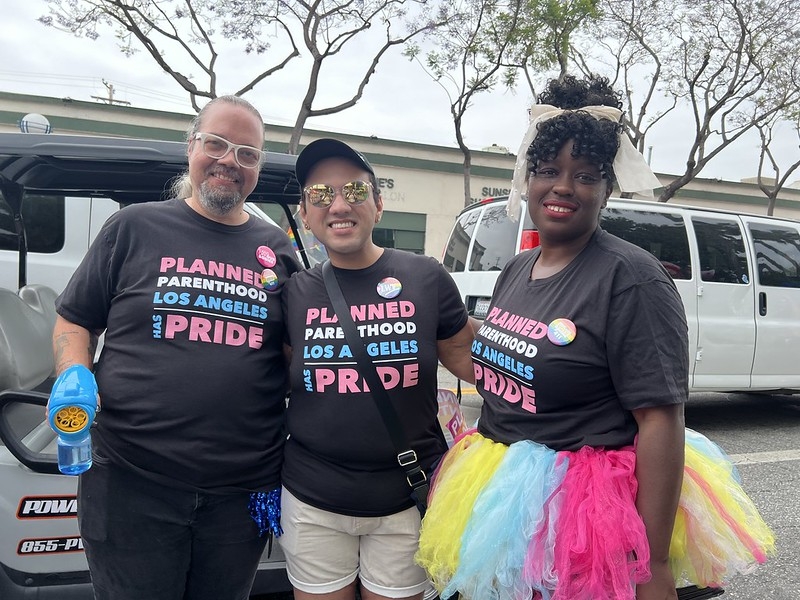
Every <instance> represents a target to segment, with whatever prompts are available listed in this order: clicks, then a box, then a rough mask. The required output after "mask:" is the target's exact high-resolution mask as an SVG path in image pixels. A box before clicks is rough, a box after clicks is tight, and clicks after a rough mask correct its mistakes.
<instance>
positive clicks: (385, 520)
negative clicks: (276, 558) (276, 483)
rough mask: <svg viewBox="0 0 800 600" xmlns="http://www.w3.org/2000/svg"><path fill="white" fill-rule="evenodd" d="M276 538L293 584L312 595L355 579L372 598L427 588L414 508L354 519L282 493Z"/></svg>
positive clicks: (396, 596) (345, 584)
mask: <svg viewBox="0 0 800 600" xmlns="http://www.w3.org/2000/svg"><path fill="white" fill-rule="evenodd" d="M281 527H282V528H283V535H282V536H281V537H279V538H278V540H279V541H280V544H281V548H282V549H283V553H284V554H285V555H286V571H287V573H288V575H289V581H290V582H291V584H292V585H293V586H294V587H295V588H297V589H298V590H300V591H302V592H306V593H309V594H328V593H331V592H336V591H338V590H340V589H342V588H345V587H347V586H348V585H350V584H351V583H352V582H353V581H355V579H356V577H359V578H360V579H361V585H363V586H364V587H365V588H367V589H368V590H369V591H370V592H373V593H374V594H379V595H381V596H386V597H388V598H405V597H407V596H415V595H417V594H419V593H421V592H424V591H425V590H426V589H428V578H427V576H426V574H425V571H424V570H423V569H422V568H421V567H420V566H418V565H417V564H416V563H415V562H414V554H415V553H416V551H417V546H418V543H419V527H420V516H419V511H418V510H417V509H416V507H411V508H409V509H407V510H404V511H402V512H399V513H396V514H393V515H389V516H386V517H350V516H347V515H340V514H337V513H332V512H328V511H325V510H321V509H319V508H315V507H313V506H310V505H308V504H306V503H305V502H302V501H301V500H298V499H297V498H295V497H294V496H292V494H291V493H289V491H287V490H286V488H283V490H282V492H281Z"/></svg>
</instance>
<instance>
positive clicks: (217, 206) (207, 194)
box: [198, 181, 242, 217]
mask: <svg viewBox="0 0 800 600" xmlns="http://www.w3.org/2000/svg"><path fill="white" fill-rule="evenodd" d="M199 191H200V193H199V198H198V199H199V201H200V205H201V206H202V207H203V208H205V209H206V210H207V211H208V212H210V213H211V214H212V215H217V216H220V217H224V216H227V215H229V214H230V213H231V212H233V210H234V209H235V208H237V207H238V206H239V205H240V204H241V202H242V194H241V193H239V192H230V193H228V192H224V191H221V190H217V189H214V188H212V187H211V186H209V185H208V183H207V182H205V181H204V182H203V183H201V184H200V190H199Z"/></svg>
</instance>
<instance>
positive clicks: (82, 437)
mask: <svg viewBox="0 0 800 600" xmlns="http://www.w3.org/2000/svg"><path fill="white" fill-rule="evenodd" d="M47 408H48V421H49V423H50V427H51V429H52V430H53V431H55V432H56V434H58V441H57V444H58V469H59V471H61V472H62V473H64V474H65V475H80V474H81V473H83V472H84V471H86V470H87V469H89V467H91V466H92V438H91V434H90V433H89V429H90V428H91V426H92V422H93V421H94V415H95V413H96V411H97V382H96V381H95V378H94V374H93V373H92V372H91V371H90V370H89V369H87V368H86V367H84V366H83V365H73V366H71V367H69V368H67V369H66V370H64V372H63V373H61V375H59V376H58V378H57V379H56V382H55V383H54V384H53V389H52V391H51V392H50V400H49V402H48V403H47Z"/></svg>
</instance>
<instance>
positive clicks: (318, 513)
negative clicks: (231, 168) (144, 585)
mask: <svg viewBox="0 0 800 600" xmlns="http://www.w3.org/2000/svg"><path fill="white" fill-rule="evenodd" d="M296 171H297V179H298V181H299V182H300V185H301V187H302V198H301V200H300V216H301V218H302V220H303V224H304V226H305V227H306V228H307V229H310V230H311V232H312V233H313V234H314V235H315V236H316V238H317V239H318V240H319V241H320V242H321V243H322V244H323V245H324V246H325V249H326V250H327V253H328V256H329V259H330V265H329V266H330V267H332V271H333V274H334V276H335V278H336V280H337V281H338V284H339V286H340V287H341V290H342V294H343V296H344V299H345V301H346V303H347V305H349V306H350V307H351V315H352V317H353V321H354V324H355V326H356V329H357V331H358V334H359V335H360V337H361V341H363V343H364V346H365V349H366V351H367V354H368V355H369V357H370V359H371V360H372V361H373V362H374V364H375V366H376V367H377V372H378V374H379V376H380V378H381V382H382V384H383V386H384V387H385V389H386V391H387V394H388V396H389V401H390V402H391V404H392V405H393V406H394V408H395V410H396V412H397V413H398V417H399V421H400V424H401V426H402V428H403V430H404V432H405V436H406V438H407V440H408V442H409V445H410V446H411V448H412V449H413V450H414V451H415V452H416V454H417V457H418V460H419V463H420V465H421V466H422V468H423V469H424V470H425V471H427V472H428V473H430V471H431V468H432V466H433V465H434V463H435V462H436V461H437V460H438V459H439V458H440V457H441V455H442V454H443V453H444V452H445V450H446V449H447V446H446V443H445V441H444V437H443V435H442V432H441V429H440V427H439V424H438V421H437V407H438V403H437V372H438V362H439V361H441V362H442V364H443V365H444V366H445V367H447V368H448V369H449V370H450V371H452V372H453V373H454V374H455V375H456V376H458V377H459V378H461V379H464V380H467V381H471V380H472V379H473V376H472V364H471V360H470V346H471V344H472V340H473V329H472V326H471V324H470V322H469V319H468V317H467V312H466V310H465V308H464V305H463V303H462V301H461V298H460V296H459V293H458V290H457V288H456V286H455V284H454V283H453V281H452V279H451V278H450V276H449V275H448V273H447V272H446V271H445V270H444V268H443V267H442V266H441V265H440V264H439V263H438V261H437V260H435V259H434V258H430V257H425V256H419V255H416V254H412V253H409V252H404V251H400V250H395V249H390V248H381V247H379V246H377V245H376V244H375V243H374V242H373V239H372V232H373V229H374V227H375V225H376V224H377V223H378V222H379V221H380V219H381V215H382V214H383V207H384V206H383V199H382V197H381V194H380V188H379V186H378V181H377V179H376V176H375V172H374V170H373V168H372V166H371V165H370V163H369V162H368V161H367V159H366V158H365V157H364V155H363V154H361V153H360V152H357V151H356V150H354V149H352V148H351V147H350V146H348V145H347V144H345V143H344V142H341V141H339V140H335V139H319V140H316V141H314V142H312V143H310V144H308V145H307V146H306V147H305V148H304V149H303V151H302V152H301V153H300V155H299V156H298V158H297V166H296ZM283 305H284V316H285V318H286V321H287V342H288V344H289V345H290V346H291V366H290V380H291V399H290V401H289V408H288V411H287V426H288V432H289V439H288V441H287V444H286V451H285V455H284V467H283V472H282V484H283V490H282V497H281V503H282V515H281V525H282V527H283V535H282V536H281V537H280V538H279V539H280V543H281V547H282V549H283V551H284V554H285V555H286V565H287V572H288V575H289V579H290V581H291V583H292V585H293V586H294V594H295V595H294V597H295V599H296V600H311V599H314V600H334V599H335V600H353V599H354V598H355V597H356V588H357V586H359V583H360V592H361V598H363V599H364V600H378V599H381V598H416V599H418V598H421V597H422V596H423V593H424V591H425V590H426V589H427V588H428V580H427V576H426V575H425V572H424V571H423V570H422V569H421V568H420V567H419V566H417V565H416V564H415V563H414V553H415V551H416V549H417V541H418V534H419V526H420V513H419V511H418V510H417V507H416V506H415V503H414V501H413V500H412V499H411V488H410V487H409V482H408V481H407V480H406V473H405V472H404V470H403V469H402V468H401V466H400V465H399V464H398V453H397V451H396V450H395V448H394V446H393V444H392V442H391V438H390V436H389V433H388V431H387V428H386V425H385V424H384V421H383V420H382V418H381V416H380V413H379V411H378V408H377V406H376V404H375V400H374V399H373V397H372V394H371V392H370V388H369V385H368V383H367V382H366V381H365V378H364V373H362V372H360V370H359V367H358V364H357V362H356V360H355V359H354V358H353V352H352V351H351V349H350V347H349V345H348V340H346V339H345V335H344V333H343V329H342V328H341V327H340V326H339V322H338V319H337V317H336V313H335V311H334V308H333V304H332V302H331V300H330V297H329V295H328V292H327V288H326V285H325V282H324V279H323V266H322V265H317V266H316V267H315V268H313V269H309V270H307V271H303V272H300V273H297V274H295V275H294V276H293V277H292V279H291V280H290V281H289V283H288V284H287V285H286V289H285V291H284V296H283ZM369 366H371V365H369Z"/></svg>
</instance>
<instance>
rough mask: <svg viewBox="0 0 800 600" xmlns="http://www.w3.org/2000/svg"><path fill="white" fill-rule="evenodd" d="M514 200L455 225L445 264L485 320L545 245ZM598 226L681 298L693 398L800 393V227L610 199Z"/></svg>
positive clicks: (475, 208) (490, 204) (486, 206)
mask: <svg viewBox="0 0 800 600" xmlns="http://www.w3.org/2000/svg"><path fill="white" fill-rule="evenodd" d="M506 205H507V198H505V197H503V198H493V199H487V200H485V201H483V202H480V203H477V204H474V205H471V206H469V207H467V208H465V209H464V210H463V211H462V212H461V214H460V215H459V216H458V217H457V218H456V222H455V225H454V226H453V230H452V232H451V233H450V238H449V240H448V243H447V246H446V248H445V251H444V256H443V258H442V262H443V264H444V266H445V268H446V269H447V270H448V271H450V273H451V275H452V276H453V279H454V280H455V281H456V284H457V285H458V287H459V290H460V291H461V294H462V297H463V299H464V303H465V304H466V305H467V309H468V310H469V312H470V314H472V315H474V316H475V317H477V318H483V317H484V316H485V315H486V311H487V308H488V306H489V301H490V299H491V295H492V291H493V289H494V284H495V281H496V280H497V276H498V274H499V272H500V270H501V269H502V268H503V266H504V265H505V264H506V263H507V262H508V261H509V259H510V258H511V257H512V256H514V255H515V254H517V253H518V252H522V251H525V250H528V249H530V248H533V247H535V246H537V245H538V240H539V238H538V233H537V231H536V228H535V226H534V225H533V223H532V222H531V220H530V216H528V211H527V207H526V205H525V203H524V202H523V204H522V215H523V218H521V219H519V220H517V221H512V220H511V219H510V218H509V217H508V215H507V214H506ZM600 224H601V226H602V227H603V229H605V230H606V231H608V232H609V233H612V234H614V235H616V236H618V237H621V238H623V239H625V240H627V241H629V242H632V243H634V244H636V245H637V246H640V247H642V248H644V249H645V250H647V251H649V252H651V253H652V254H653V255H654V256H655V257H656V258H658V259H659V260H660V261H661V264H663V265H664V267H665V268H666V270H667V271H668V272H669V274H670V275H671V276H672V278H673V280H674V281H675V285H676V286H677V288H678V291H679V292H680V294H681V298H682V300H683V304H684V307H685V309H686V316H687V320H688V324H689V345H690V347H689V349H690V356H693V357H694V361H693V362H692V364H691V366H690V368H691V373H690V379H689V381H690V387H691V389H692V391H744V390H747V391H764V392H780V393H800V360H798V356H800V223H799V222H797V221H792V220H789V219H779V218H772V217H760V216H756V215H740V214H736V213H732V212H726V211H721V210H713V209H702V208H697V207H689V206H679V205H675V204H662V203H658V202H652V201H640V200H621V199H614V198H612V199H611V200H609V202H608V206H607V207H606V209H604V210H603V211H602V213H601V217H600Z"/></svg>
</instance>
